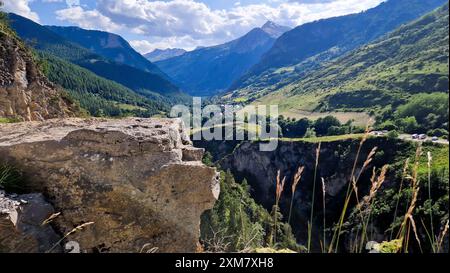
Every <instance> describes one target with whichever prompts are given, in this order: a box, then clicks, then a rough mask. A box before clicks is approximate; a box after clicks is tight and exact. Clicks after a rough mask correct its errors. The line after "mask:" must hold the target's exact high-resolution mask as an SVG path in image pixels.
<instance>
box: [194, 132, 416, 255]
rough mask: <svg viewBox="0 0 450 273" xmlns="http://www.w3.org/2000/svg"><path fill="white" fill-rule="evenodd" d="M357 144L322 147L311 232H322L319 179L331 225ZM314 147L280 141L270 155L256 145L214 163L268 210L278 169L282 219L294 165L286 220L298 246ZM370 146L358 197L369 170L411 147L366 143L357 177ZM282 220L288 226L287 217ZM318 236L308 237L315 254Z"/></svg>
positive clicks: (304, 223) (305, 220) (393, 142)
mask: <svg viewBox="0 0 450 273" xmlns="http://www.w3.org/2000/svg"><path fill="white" fill-rule="evenodd" d="M359 142H360V141H359V140H358V139H349V140H341V141H334V142H324V143H322V144H321V150H320V158H319V165H318V169H317V179H316V181H315V183H316V191H315V202H314V206H315V211H316V212H315V228H316V230H317V229H318V228H319V229H320V230H321V229H322V226H323V225H322V208H323V205H322V203H323V197H322V196H323V195H322V183H321V178H324V181H325V184H326V196H325V202H326V207H327V221H328V222H329V223H333V222H336V220H337V217H339V215H340V212H341V209H342V205H343V204H342V203H343V201H344V196H345V193H346V190H347V186H348V183H349V180H350V174H351V170H352V168H353V163H354V161H355V157H356V152H357V150H358V146H359ZM211 145H212V144H211V143H208V144H205V145H199V146H205V147H209V146H211ZM213 146H216V147H220V144H219V143H217V144H216V145H213ZM317 147H318V143H310V142H304V141H280V143H279V145H278V148H277V149H276V150H275V151H273V152H261V151H260V150H259V143H258V142H243V143H241V144H239V145H238V146H236V147H235V148H234V149H232V153H231V154H229V155H228V156H226V157H225V158H223V159H222V160H220V161H219V163H220V165H221V167H222V168H223V169H224V170H230V171H231V172H232V173H233V174H234V175H235V177H236V178H237V179H238V180H242V179H246V180H247V181H248V183H249V185H250V186H251V187H252V196H253V198H254V199H255V200H256V201H257V203H259V204H262V205H263V206H264V207H265V208H267V209H268V210H269V211H270V210H271V209H272V206H273V205H274V203H275V185H276V176H277V172H278V170H280V171H281V175H282V177H284V176H286V185H285V188H284V192H283V196H282V199H281V202H280V208H281V211H282V213H283V215H285V216H286V217H287V215H288V214H289V207H290V201H291V196H292V191H291V183H292V180H293V176H294V174H295V172H296V171H297V169H298V168H299V166H304V167H305V170H304V172H303V175H302V179H301V181H300V183H299V185H298V187H297V190H296V194H295V198H294V206H293V215H292V221H291V223H292V227H293V230H294V232H295V234H296V237H297V239H298V241H299V242H300V243H302V244H304V243H305V242H306V241H307V230H308V228H307V223H308V221H309V218H310V210H311V200H312V192H313V190H312V189H313V181H314V168H315V161H316V149H317ZM374 147H378V153H377V155H376V156H375V157H374V160H373V161H372V163H371V164H370V165H369V166H368V167H367V171H365V172H363V173H362V176H361V179H360V181H359V183H358V188H359V190H360V193H361V196H363V195H364V194H365V193H367V191H368V188H369V187H370V176H371V174H372V168H373V167H377V168H380V167H382V166H383V165H384V164H390V163H393V162H394V161H395V160H397V159H398V156H399V155H400V154H401V153H404V152H405V151H406V150H409V149H411V147H412V145H411V144H410V143H407V142H402V141H399V140H390V139H386V138H369V139H368V140H367V141H366V143H364V145H363V147H362V149H361V154H360V159H359V162H358V163H357V168H356V173H359V171H360V169H361V167H362V165H363V162H364V160H366V158H367V156H368V154H369V153H370V151H371V150H372V149H373V148H374ZM224 150H230V147H228V148H227V149H221V150H219V151H218V152H219V153H223V152H224ZM393 176H394V173H393V172H389V173H388V177H387V179H386V182H385V185H386V186H389V185H390V184H392V183H395V182H394V178H393ZM284 220H285V221H287V219H286V218H285V219H284ZM321 234H322V233H321V232H315V233H314V235H313V236H317V237H315V238H313V240H312V241H313V243H314V244H316V245H315V248H317V249H319V247H320V245H319V243H320V241H321V240H322V238H321V237H320V235H321ZM322 241H323V240H322Z"/></svg>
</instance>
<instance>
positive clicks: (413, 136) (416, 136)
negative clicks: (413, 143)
mask: <svg viewBox="0 0 450 273" xmlns="http://www.w3.org/2000/svg"><path fill="white" fill-rule="evenodd" d="M411 138H412V139H419V135H418V134H414V135H412V136H411Z"/></svg>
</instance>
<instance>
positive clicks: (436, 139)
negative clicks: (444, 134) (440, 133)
mask: <svg viewBox="0 0 450 273" xmlns="http://www.w3.org/2000/svg"><path fill="white" fill-rule="evenodd" d="M438 140H439V138H438V137H437V136H434V137H433V138H431V141H434V142H436V141H438Z"/></svg>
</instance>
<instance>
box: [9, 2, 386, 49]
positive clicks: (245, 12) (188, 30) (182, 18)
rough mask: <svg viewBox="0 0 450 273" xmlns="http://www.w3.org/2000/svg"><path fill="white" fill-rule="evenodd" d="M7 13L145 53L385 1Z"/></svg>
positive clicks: (32, 7) (59, 5) (107, 6)
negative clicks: (99, 34) (111, 37)
mask: <svg viewBox="0 0 450 273" xmlns="http://www.w3.org/2000/svg"><path fill="white" fill-rule="evenodd" d="M3 2H4V4H5V7H4V8H5V9H6V10H7V11H11V12H15V13H18V14H20V15H23V16H25V17H28V18H30V19H32V20H34V21H36V22H39V23H41V24H44V25H62V26H79V27H82V28H86V29H98V30H104V31H109V32H113V33H117V34H120V35H121V36H123V37H124V38H125V39H127V40H128V41H129V42H130V44H131V45H132V46H133V47H134V48H135V49H136V50H138V51H140V52H142V53H146V52H149V51H151V50H153V49H155V48H162V49H163V48H169V47H171V48H174V47H177V48H184V49H187V50H190V49H193V48H195V47H197V46H211V45H216V44H220V43H224V42H227V41H230V40H232V39H235V38H238V37H240V36H242V35H244V34H245V33H246V32H248V31H250V30H251V29H252V28H255V27H259V26H261V25H263V24H264V23H265V22H266V21H268V20H271V21H274V22H276V23H278V24H280V25H286V26H290V27H295V26H298V25H301V24H303V23H306V22H310V21H314V20H318V19H321V18H328V17H333V16H339V15H345V14H349V13H355V12H360V11H363V10H366V9H369V8H372V7H375V6H376V5H378V4H379V3H381V2H383V0H3Z"/></svg>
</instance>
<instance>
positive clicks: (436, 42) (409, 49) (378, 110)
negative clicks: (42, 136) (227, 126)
mask: <svg viewBox="0 0 450 273" xmlns="http://www.w3.org/2000/svg"><path fill="white" fill-rule="evenodd" d="M448 31H449V27H448V4H446V5H445V6H443V7H442V8H439V9H438V10H436V11H434V12H432V13H430V14H428V15H426V16H424V17H422V18H420V19H419V20H417V21H415V22H412V23H410V24H407V25H405V26H402V27H400V28H398V29H397V30H395V31H394V32H392V33H390V34H388V35H386V36H384V37H383V38H381V39H379V40H377V41H375V42H373V43H371V44H369V45H366V46H363V47H361V48H359V49H357V50H355V51H353V52H351V53H349V54H347V55H345V56H343V57H341V58H338V59H337V60H335V61H332V62H330V63H327V64H324V65H323V66H322V67H321V68H319V69H317V70H314V71H313V72H312V73H311V74H309V75H308V76H305V77H304V78H303V79H300V80H298V81H297V82H294V83H292V84H289V85H287V86H285V87H283V88H281V89H279V90H277V91H276V92H270V93H268V94H265V95H264V94H263V96H262V97H261V98H258V99H257V100H256V101H255V103H269V104H279V105H280V107H281V109H282V112H283V111H288V110H293V109H296V110H303V111H316V112H317V111H319V112H320V111H349V110H350V111H365V112H369V113H371V114H377V115H378V120H381V121H383V120H384V121H386V120H389V119H392V118H394V116H396V115H400V116H401V117H404V116H403V115H401V114H400V113H399V112H396V111H397V110H398V109H401V107H400V106H401V105H408V103H410V102H412V101H414V100H416V99H418V98H422V99H423V98H428V101H429V100H433V98H434V97H436V98H439V99H436V100H435V102H438V101H441V103H440V104H442V103H444V104H445V101H446V99H448V81H449V80H448V77H449V76H448V75H449V67H448V66H449V64H448V58H449V45H448V43H449V36H448ZM424 93H428V94H431V95H428V96H425V95H423V94H424ZM239 95H242V94H239ZM259 95H261V93H260V94H259ZM248 96H249V97H250V98H251V97H252V96H255V94H252V93H249V94H248ZM423 102H424V101H423ZM440 104H439V105H435V106H434V107H431V109H429V110H430V111H431V113H434V112H436V111H438V109H443V110H445V109H448V102H447V108H446V107H445V105H442V107H441V105H440ZM402 107H403V106H402ZM444 112H445V111H444ZM434 114H435V115H437V116H440V122H437V124H436V126H437V127H439V128H440V127H441V126H445V124H444V123H446V122H445V121H443V120H442V119H444V120H445V117H447V118H448V110H447V113H446V114H445V113H443V112H442V111H441V112H439V113H437V112H436V113H434ZM416 119H417V120H421V121H422V122H425V121H424V120H423V119H422V118H420V117H416ZM419 125H420V124H419ZM447 125H448V124H447Z"/></svg>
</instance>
